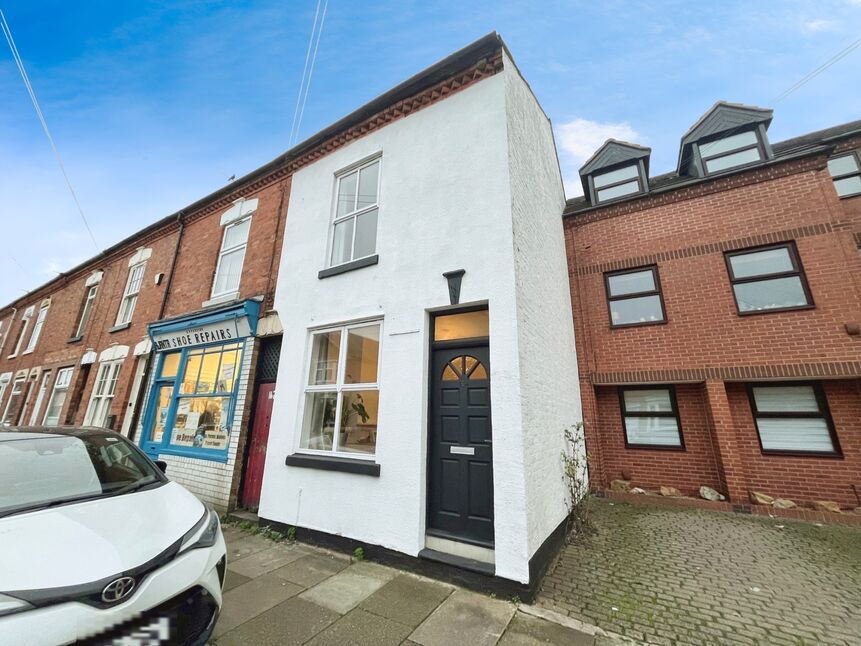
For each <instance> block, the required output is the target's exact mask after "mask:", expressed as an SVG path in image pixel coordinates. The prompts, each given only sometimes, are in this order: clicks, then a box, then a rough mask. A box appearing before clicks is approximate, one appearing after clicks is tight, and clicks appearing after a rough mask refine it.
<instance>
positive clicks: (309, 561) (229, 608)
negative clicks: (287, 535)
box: [210, 525, 595, 646]
mask: <svg viewBox="0 0 861 646" xmlns="http://www.w3.org/2000/svg"><path fill="white" fill-rule="evenodd" d="M224 534H225V539H226V540H227V543H228V565H227V576H226V580H225V593H224V605H223V607H222V611H221V616H220V617H219V620H218V624H217V625H216V629H215V633H214V635H213V638H212V640H211V641H210V644H213V645H217V646H238V645H239V644H243V645H253V646H268V645H273V646H274V645H275V644H278V645H279V646H281V645H286V644H311V645H313V646H327V645H329V644H331V645H335V644H337V645H339V646H340V645H342V644H355V645H360V646H365V645H367V646H386V645H389V644H391V645H392V646H398V645H400V644H413V645H419V646H437V645H440V646H442V645H445V646H452V645H456V644H468V645H469V646H484V645H487V646H493V645H494V644H497V643H499V644H502V645H503V646H532V645H534V644H564V645H565V646H593V645H594V644H595V637H593V636H592V635H591V634H587V633H586V632H582V633H581V632H578V631H576V630H572V629H571V628H570V627H565V626H561V625H557V624H555V623H553V622H552V621H547V620H545V619H543V618H541V617H535V616H527V615H525V614H524V613H523V612H518V610H517V606H516V605H515V604H513V603H510V602H508V601H503V600H500V599H494V598H491V597H488V596H485V595H481V594H477V593H474V592H470V591H467V590H464V589H461V588H458V587H457V586H454V585H449V584H447V583H442V582H440V581H435V580H432V579H428V578H425V577H421V576H418V575H415V574H412V573H408V572H403V571H400V570H397V569H394V568H390V567H385V566H382V565H378V564H376V563H371V562H367V561H355V560H354V559H352V558H350V557H349V556H346V555H344V554H340V553H337V552H332V551H329V550H325V549H321V548H317V547H312V546H309V545H304V544H296V543H286V542H274V541H272V540H270V539H268V538H266V537H265V536H263V535H252V534H250V533H247V532H244V531H241V530H239V529H238V528H236V527H235V526H229V525H228V526H227V527H225V531H224Z"/></svg>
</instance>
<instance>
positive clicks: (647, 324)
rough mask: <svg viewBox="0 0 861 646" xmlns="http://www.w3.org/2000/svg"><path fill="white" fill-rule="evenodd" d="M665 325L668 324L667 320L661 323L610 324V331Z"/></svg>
mask: <svg viewBox="0 0 861 646" xmlns="http://www.w3.org/2000/svg"><path fill="white" fill-rule="evenodd" d="M667 323H669V321H668V320H667V319H664V320H663V321H643V322H642V323H617V324H615V325H614V324H613V323H610V329H611V330H623V329H625V328H629V327H649V326H650V325H666V324H667Z"/></svg>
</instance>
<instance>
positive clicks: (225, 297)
mask: <svg viewBox="0 0 861 646" xmlns="http://www.w3.org/2000/svg"><path fill="white" fill-rule="evenodd" d="M238 298H239V290H236V291H235V292H229V293H227V294H221V295H220V296H213V297H212V298H210V299H209V300H208V301H203V304H202V305H201V307H211V306H213V305H221V304H222V303H230V302H231V301H235V300H237V299H238Z"/></svg>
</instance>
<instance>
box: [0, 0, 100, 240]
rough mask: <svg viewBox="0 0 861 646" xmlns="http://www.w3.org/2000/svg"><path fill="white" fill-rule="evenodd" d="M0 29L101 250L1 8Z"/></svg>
mask: <svg viewBox="0 0 861 646" xmlns="http://www.w3.org/2000/svg"><path fill="white" fill-rule="evenodd" d="M0 29H2V31H3V35H4V36H5V37H6V42H7V43H8V44H9V49H10V50H12V58H13V59H15V64H16V65H17V67H18V71H19V72H20V73H21V79H22V80H23V81H24V87H25V88H26V89H27V94H29V95H30V100H31V101H32V102H33V107H34V108H35V110H36V116H37V117H39V123H41V124H42V130H44V131H45V136H46V137H48V142H49V143H50V144H51V150H53V151H54V157H56V158H57V164H59V166H60V172H62V173H63V178H64V179H65V180H66V186H68V187H69V192H70V193H71V194H72V200H74V202H75V206H76V207H77V209H78V214H79V215H80V216H81V222H83V223H84V228H86V230H87V233H88V234H89V236H90V240H92V241H93V246H94V247H95V248H96V251H101V248H100V247H99V244H98V242H96V236H94V235H93V230H92V229H91V228H90V223H89V222H87V216H85V215H84V209H82V208H81V203H80V202H79V201H78V195H77V194H76V193H75V189H74V188H73V187H72V182H71V180H70V179H69V174H68V173H67V172H66V165H65V164H64V163H63V158H62V157H61V156H60V151H59V150H58V149H57V144H56V143H55V142H54V137H52V136H51V131H50V130H49V129H48V122H47V121H45V115H44V114H42V108H41V107H39V100H38V99H37V98H36V92H35V91H34V90H33V86H32V84H31V83H30V77H29V76H28V75H27V70H26V68H25V67H24V61H23V60H22V59H21V55H20V54H19V53H18V47H17V46H16V45H15V40H14V39H13V38H12V30H11V29H10V28H9V23H8V22H7V21H6V16H4V15H3V11H2V10H0Z"/></svg>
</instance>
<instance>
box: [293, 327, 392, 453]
mask: <svg viewBox="0 0 861 646" xmlns="http://www.w3.org/2000/svg"><path fill="white" fill-rule="evenodd" d="M381 329H382V323H381V321H373V322H364V323H355V324H352V325H344V326H340V327H337V328H330V329H326V330H320V331H317V332H314V333H312V334H311V357H310V366H309V370H308V380H307V385H306V386H305V407H304V421H303V424H302V433H301V437H300V438H299V450H300V451H302V452H307V453H317V454H324V455H332V454H341V455H342V456H345V457H351V458H372V457H373V456H374V453H375V452H376V445H377V416H378V413H379V407H380V388H379V364H380V347H381V346H380V339H381V336H382V335H381Z"/></svg>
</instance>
